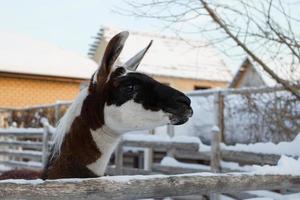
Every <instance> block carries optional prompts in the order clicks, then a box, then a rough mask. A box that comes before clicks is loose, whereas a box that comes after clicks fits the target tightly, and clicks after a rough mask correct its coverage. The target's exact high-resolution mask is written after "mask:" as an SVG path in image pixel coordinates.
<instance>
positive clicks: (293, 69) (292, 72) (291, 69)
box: [229, 58, 300, 86]
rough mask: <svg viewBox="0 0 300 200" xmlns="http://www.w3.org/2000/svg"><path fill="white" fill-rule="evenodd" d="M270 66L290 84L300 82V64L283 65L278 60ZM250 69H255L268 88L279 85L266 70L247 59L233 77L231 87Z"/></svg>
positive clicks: (269, 64) (273, 61) (270, 62)
mask: <svg viewBox="0 0 300 200" xmlns="http://www.w3.org/2000/svg"><path fill="white" fill-rule="evenodd" d="M268 66H269V67H270V69H271V70H273V72H275V73H276V74H277V75H278V76H279V77H280V78H281V79H283V80H287V81H290V82H297V81H298V82H299V80H300V66H299V63H296V64H293V65H291V64H290V63H288V62H286V63H285V64H283V63H279V62H278V61H276V60H272V61H269V62H268ZM283 66H284V67H283ZM248 67H253V69H254V70H255V72H256V73H257V75H258V76H259V77H260V78H261V79H262V81H263V82H264V83H265V84H266V85H267V86H275V85H278V83H277V82H276V80H275V79H273V78H272V77H271V75H269V74H268V73H267V72H266V71H265V70H263V68H262V67H261V66H260V65H258V64H256V63H253V62H252V61H251V60H250V59H248V58H246V59H245V61H244V62H243V63H242V64H241V65H240V67H239V69H238V70H237V73H236V74H235V75H234V76H233V79H232V81H231V83H230V84H229V86H233V85H235V84H236V83H237V82H238V81H239V80H240V79H241V78H242V76H243V75H245V74H246V73H247V72H245V71H247V70H246V68H248Z"/></svg>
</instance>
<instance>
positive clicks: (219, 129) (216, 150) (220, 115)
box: [210, 91, 224, 200]
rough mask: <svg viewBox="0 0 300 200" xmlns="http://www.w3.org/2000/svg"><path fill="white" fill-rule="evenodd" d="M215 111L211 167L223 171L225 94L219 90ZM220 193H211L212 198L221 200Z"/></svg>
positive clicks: (214, 171) (217, 171)
mask: <svg viewBox="0 0 300 200" xmlns="http://www.w3.org/2000/svg"><path fill="white" fill-rule="evenodd" d="M214 113H215V120H214V126H213V127H212V130H211V132H212V138H211V158H210V167H211V171H212V172H213V173H220V172H221V164H220V161H221V150H220V143H221V140H222V138H224V96H223V95H222V94H221V92H220V91H218V92H217V93H216V94H215V95H214ZM219 199H220V194H218V193H211V194H210V200H219Z"/></svg>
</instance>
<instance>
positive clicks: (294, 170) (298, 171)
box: [253, 155, 300, 175]
mask: <svg viewBox="0 0 300 200" xmlns="http://www.w3.org/2000/svg"><path fill="white" fill-rule="evenodd" d="M253 167H254V172H255V174H261V175H264V174H290V175H300V158H298V159H294V158H291V157H287V156H284V155H283V156H281V158H280V160H279V161H278V164H277V165H276V166H269V165H264V166H257V165H254V166H253Z"/></svg>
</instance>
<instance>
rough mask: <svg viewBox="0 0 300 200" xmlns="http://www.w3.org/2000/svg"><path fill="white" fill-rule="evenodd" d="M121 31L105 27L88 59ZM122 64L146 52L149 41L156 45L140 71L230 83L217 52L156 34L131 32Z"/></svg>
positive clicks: (198, 42)
mask: <svg viewBox="0 0 300 200" xmlns="http://www.w3.org/2000/svg"><path fill="white" fill-rule="evenodd" d="M120 31H121V30H119V29H116V28H110V27H103V28H102V29H100V31H99V33H98V39H96V41H95V43H94V44H93V45H91V46H92V48H91V49H90V52H89V55H90V56H91V57H93V56H95V52H96V50H97V48H99V46H100V44H101V42H104V41H105V42H107V41H108V40H109V39H110V38H111V37H113V35H115V34H117V33H118V32H120ZM129 32H130V35H129V37H128V39H127V41H126V43H125V47H124V49H123V52H122V53H121V55H120V58H119V61H120V62H121V63H124V62H126V61H127V60H128V59H129V58H130V57H132V56H133V55H135V54H136V53H137V52H138V51H140V50H141V49H142V48H144V47H145V46H146V45H147V44H148V43H149V42H150V40H153V44H152V46H151V47H150V49H149V51H148V53H147V54H146V55H145V57H144V59H143V61H142V63H141V64H140V66H139V68H138V71H140V72H144V73H148V74H152V75H161V76H174V77H182V78H192V79H199V80H212V81H226V82H228V81H230V80H231V78H232V75H231V72H230V70H229V68H228V67H227V66H226V65H225V63H224V62H223V60H222V59H221V58H220V57H219V56H218V55H217V52H216V51H215V49H214V48H213V47H212V46H211V45H209V44H208V43H207V42H204V41H195V40H183V39H179V38H175V37H166V36H161V35H157V34H150V33H142V32H134V31H129Z"/></svg>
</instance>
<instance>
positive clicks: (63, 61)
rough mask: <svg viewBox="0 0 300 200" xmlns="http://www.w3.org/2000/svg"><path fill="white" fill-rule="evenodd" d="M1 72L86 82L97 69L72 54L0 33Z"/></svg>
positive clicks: (81, 57) (28, 39) (31, 40)
mask: <svg viewBox="0 0 300 200" xmlns="http://www.w3.org/2000/svg"><path fill="white" fill-rule="evenodd" d="M0 44H1V46H0V55H1V56H0V71H2V72H10V73H22V74H33V75H45V76H58V77H71V78H80V79H89V78H90V77H91V75H92V74H93V73H94V72H95V70H96V69H97V67H98V65H97V64H96V63H95V62H94V61H92V60H90V59H89V58H86V57H85V56H81V55H78V54H76V53H74V52H71V51H67V50H64V49H61V48H59V47H57V46H55V45H52V44H48V43H45V42H41V41H35V40H33V39H31V38H28V37H26V36H23V35H19V34H16V33H13V32H6V31H1V30H0Z"/></svg>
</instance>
